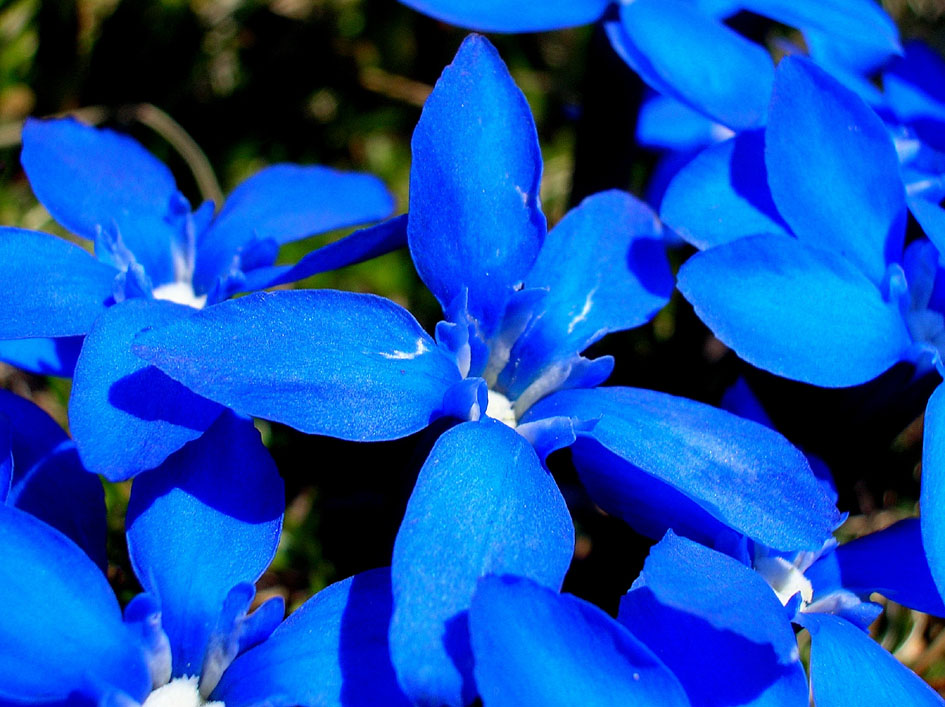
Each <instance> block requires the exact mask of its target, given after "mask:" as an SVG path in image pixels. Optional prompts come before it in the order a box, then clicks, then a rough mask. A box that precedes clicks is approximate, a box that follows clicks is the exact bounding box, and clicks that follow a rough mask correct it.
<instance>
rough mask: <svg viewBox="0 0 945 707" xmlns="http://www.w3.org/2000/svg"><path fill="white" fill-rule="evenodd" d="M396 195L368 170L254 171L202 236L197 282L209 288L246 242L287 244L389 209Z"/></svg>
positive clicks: (197, 285) (286, 167)
mask: <svg viewBox="0 0 945 707" xmlns="http://www.w3.org/2000/svg"><path fill="white" fill-rule="evenodd" d="M393 209H394V199H393V197H392V196H391V194H390V192H388V191H387V189H386V188H385V187H384V184H383V183H382V182H381V181H380V180H379V179H378V178H377V177H372V176H371V175H368V174H357V173H345V172H339V171H337V170H334V169H329V168H327V167H317V166H310V167H301V166H298V165H291V164H280V165H275V166H273V167H268V168H267V169H264V170H262V171H261V172H258V173H257V174H254V175H253V176H252V177H250V178H249V179H247V180H246V181H245V182H243V183H241V184H240V185H239V186H238V187H236V189H234V190H233V193H232V194H230V196H229V198H228V199H227V200H226V203H225V204H224V205H223V208H222V209H221V210H220V213H219V214H218V215H217V217H216V218H215V219H214V220H213V223H212V224H211V225H210V227H209V228H208V229H207V230H206V231H204V233H203V234H201V236H200V238H199V240H198V241H197V263H196V270H195V272H194V286H195V288H196V289H197V290H199V291H202V292H208V291H210V290H211V289H212V288H213V285H214V283H215V282H216V280H217V278H218V277H220V276H221V275H225V274H226V273H227V272H228V270H229V268H230V264H231V262H232V260H233V256H234V255H236V254H237V252H238V251H239V249H240V248H241V247H242V246H245V245H247V244H248V243H250V242H251V241H253V240H260V241H264V240H272V241H274V242H275V243H278V244H282V243H288V242H290V241H294V240H298V239H300V238H304V237H306V236H311V235H314V234H316V233H324V232H325V231H331V230H333V229H336V228H344V227H345V226H354V225H356V224H359V223H367V222H368V221H378V220H380V219H382V218H385V217H387V216H388V215H390V213H391V211H393Z"/></svg>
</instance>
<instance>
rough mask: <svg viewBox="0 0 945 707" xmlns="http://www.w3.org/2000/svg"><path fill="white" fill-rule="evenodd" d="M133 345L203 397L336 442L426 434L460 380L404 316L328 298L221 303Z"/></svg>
mask: <svg viewBox="0 0 945 707" xmlns="http://www.w3.org/2000/svg"><path fill="white" fill-rule="evenodd" d="M137 341H138V342H139V343H138V345H136V346H135V351H136V352H137V353H138V354H139V355H141V356H143V357H144V358H146V359H147V360H149V361H152V362H153V363H154V364H155V365H156V366H158V367H159V368H161V369H162V370H163V371H164V372H165V373H167V374H168V375H169V376H170V377H171V378H174V379H175V380H179V381H181V382H182V383H183V384H184V385H186V386H188V387H189V388H190V389H191V390H193V391H195V392H196V393H198V394H200V395H204V396H206V397H208V398H211V399H213V400H216V401H218V402H220V403H223V404H224V405H227V406H228V407H231V408H233V409H234V410H237V411H238V412H241V413H244V414H247V415H254V416H256V417H264V418H267V419H269V420H275V421H277V422H282V423H285V424H287V425H291V426H292V427H295V428H296V429H299V430H302V431H303V432H308V433H310V434H324V435H330V436H333V437H341V438H343V439H354V440H381V439H393V438H396V437H402V436H405V435H408V434H411V433H413V432H416V431H417V430H420V429H423V428H424V427H425V426H426V425H427V424H428V422H429V421H430V419H431V418H432V417H434V416H435V415H436V413H437V411H438V410H439V409H440V405H441V403H442V402H443V396H444V393H445V392H446V391H447V389H448V388H449V387H450V386H451V385H452V384H453V383H456V382H458V381H459V380H460V374H459V369H458V368H457V366H456V362H455V361H454V360H451V359H450V357H448V356H447V355H446V354H444V353H443V352H442V351H441V350H440V349H438V348H436V345H435V343H434V342H433V340H432V339H431V338H430V337H429V336H428V335H427V334H426V333H425V332H424V331H423V329H421V328H420V325H419V324H417V322H416V320H415V319H414V318H413V317H412V316H411V315H410V313H409V312H407V311H406V310H405V309H403V308H402V307H400V306H399V305H396V304H394V303H393V302H391V301H390V300H386V299H383V298H381V297H376V296H373V295H362V294H354V293H350V292H336V291H334V290H309V291H305V290H296V291H291V292H277V293H273V294H266V293H259V294H255V295H250V296H248V297H242V298H240V299H237V300H232V301H229V302H222V303H221V304H218V305H214V306H212V307H208V308H207V309H205V310H203V311H201V312H198V313H197V314H195V315H193V316H191V317H189V318H187V319H185V320H182V321H180V322H179V323H177V324H175V325H172V326H170V327H168V328H166V329H164V330H160V331H154V332H149V333H147V334H144V335H141V336H139V337H138V339H137Z"/></svg>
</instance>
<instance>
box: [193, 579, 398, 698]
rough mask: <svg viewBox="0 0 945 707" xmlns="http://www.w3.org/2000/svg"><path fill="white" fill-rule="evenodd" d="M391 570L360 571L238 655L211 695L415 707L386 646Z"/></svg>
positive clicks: (316, 596) (323, 591) (334, 585)
mask: <svg viewBox="0 0 945 707" xmlns="http://www.w3.org/2000/svg"><path fill="white" fill-rule="evenodd" d="M390 612H391V593H390V572H389V570H387V569H386V568H384V569H377V570H371V571H369V572H362V573H361V574H358V575H355V576H354V577H349V578H348V579H346V580H344V581H342V582H337V583H335V584H332V585H331V586H330V587H328V588H326V589H323V590H322V591H320V592H319V593H318V594H316V595H315V596H314V597H312V598H311V599H309V600H308V601H307V602H305V603H304V604H303V605H302V606H300V607H299V608H298V609H297V610H296V611H295V612H294V613H293V614H292V615H291V616H290V617H289V618H288V619H286V620H285V621H284V622H283V623H282V624H281V625H280V626H279V628H277V629H276V631H275V632H274V633H273V634H272V635H271V636H270V637H269V639H268V640H267V641H265V642H264V643H262V644H260V645H259V646H257V647H256V648H254V649H252V650H250V651H249V652H247V653H245V654H243V655H242V656H240V657H239V658H237V659H236V660H235V661H234V662H233V664H232V665H231V666H230V667H229V669H228V670H227V671H226V672H225V673H224V674H223V679H222V680H221V681H220V684H219V686H218V687H217V689H216V690H215V691H214V693H213V694H212V695H211V699H213V700H221V701H223V702H225V703H226V704H227V705H228V706H231V707H243V706H244V705H245V706H246V707H250V706H251V705H258V704H264V703H266V702H267V700H268V699H271V698H273V697H274V696H279V697H280V698H283V699H284V700H285V702H286V704H300V705H326V706H327V705H345V706H346V707H355V706H357V705H364V706H365V707H367V706H368V705H379V704H383V705H391V706H392V707H393V706H395V705H409V704H410V702H409V701H408V700H407V698H406V697H405V696H404V694H403V693H402V692H401V691H400V688H399V687H398V685H397V680H396V677H395V676H394V669H393V666H391V663H390V655H389V653H388V648H387V628H388V624H389V623H390Z"/></svg>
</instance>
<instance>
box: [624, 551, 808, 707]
mask: <svg viewBox="0 0 945 707" xmlns="http://www.w3.org/2000/svg"><path fill="white" fill-rule="evenodd" d="M618 620H619V621H620V622H621V623H623V624H624V625H625V626H627V628H629V629H630V630H631V631H632V632H633V634H634V635H635V636H637V637H638V638H639V639H640V640H642V641H643V642H644V643H645V644H646V645H647V646H648V647H649V648H650V649H651V650H652V651H653V652H654V653H655V654H656V655H657V656H659V658H660V659H661V660H662V661H663V662H665V663H666V665H667V666H668V667H669V668H670V669H671V670H672V671H673V673H674V674H675V675H676V677H678V678H679V680H680V682H681V683H682V684H683V687H685V689H686V692H687V693H688V694H689V698H690V699H691V700H692V703H693V704H697V705H706V706H707V707H708V706H713V707H714V706H721V705H756V706H758V707H761V706H762V705H765V706H768V707H775V706H776V705H794V704H796V705H802V704H805V703H806V701H807V680H806V678H805V675H804V668H803V666H802V665H801V662H800V658H799V655H798V652H797V643H796V641H795V638H794V631H793V630H792V629H791V624H790V622H789V621H788V618H787V615H786V614H785V610H784V608H783V607H782V606H781V603H780V602H779V601H778V598H777V595H775V593H774V592H773V591H772V589H771V587H769V586H768V584H767V583H766V582H765V581H764V580H763V579H762V578H761V576H760V575H759V574H757V573H756V572H754V571H752V570H751V569H750V568H748V567H746V566H744V565H742V564H741V563H740V562H738V561H736V560H734V559H732V558H731V557H728V556H726V555H723V554H722V553H719V552H715V551H714V550H710V549H708V548H705V547H703V546H701V545H698V544H697V543H694V542H691V541H689V540H686V539H685V538H680V537H677V536H676V535H674V534H673V533H672V532H669V533H667V535H666V537H664V538H663V539H662V540H661V541H660V542H659V543H658V544H657V545H655V546H654V547H653V548H652V549H651V550H650V556H649V557H648V558H647V560H646V564H645V565H644V568H643V572H642V573H641V574H640V577H639V578H638V579H637V581H636V582H635V583H634V586H633V588H632V589H631V590H630V592H629V593H627V595H626V596H624V598H623V599H622V600H621V602H620V614H619V616H618Z"/></svg>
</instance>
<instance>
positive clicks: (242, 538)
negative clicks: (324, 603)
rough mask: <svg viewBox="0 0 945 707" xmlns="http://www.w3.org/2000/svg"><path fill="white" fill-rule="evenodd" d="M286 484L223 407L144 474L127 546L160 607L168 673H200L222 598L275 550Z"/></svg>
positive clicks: (255, 573) (254, 435) (247, 429)
mask: <svg viewBox="0 0 945 707" xmlns="http://www.w3.org/2000/svg"><path fill="white" fill-rule="evenodd" d="M284 508H285V498H284V489H283V485H282V479H281V478H280V477H279V472H278V471H277V470H276V466H275V464H274V463H273V461H272V458H271V457H270V456H269V452H268V451H266V448H265V447H264V446H263V444H262V442H261V441H260V439H259V432H257V431H256V428H255V427H254V426H253V423H252V422H251V421H250V420H246V419H243V418H240V417H237V416H236V415H234V414H232V413H230V412H226V413H224V414H223V415H221V416H220V418H219V419H218V420H217V421H216V422H215V423H214V424H213V426H212V427H211V428H210V429H209V430H207V432H206V433H205V434H204V435H203V437H201V438H200V439H199V440H196V441H194V442H192V443H191V444H189V445H187V446H186V447H184V448H183V449H181V450H180V451H179V452H177V453H176V454H174V455H173V456H171V457H169V458H168V460H167V461H166V462H165V463H164V464H163V465H161V467H159V468H157V469H154V470H153V471H150V472H146V473H144V474H141V475H140V476H139V477H138V478H137V479H136V480H135V482H134V485H133V486H132V489H131V499H130V501H129V503H128V523H127V526H128V531H127V534H128V550H129V554H130V556H131V562H132V565H133V566H134V570H135V574H136V575H137V576H138V579H139V580H140V581H141V585H142V586H143V587H144V589H145V591H147V592H149V593H151V594H153V595H154V596H155V597H157V598H158V600H159V602H160V604H161V612H162V617H161V623H162V626H163V628H164V631H165V632H166V633H167V636H168V638H169V639H170V642H171V650H172V652H173V656H174V662H173V673H174V676H175V677H176V676H182V675H199V674H200V672H201V668H202V665H203V657H204V650H205V649H206V645H207V639H208V636H209V635H210V632H211V631H212V630H213V629H214V628H215V627H216V623H217V618H218V617H219V616H220V613H221V610H222V608H223V601H224V599H225V598H226V596H227V594H228V592H229V591H230V589H231V588H233V587H234V586H236V585H237V584H239V583H241V582H250V583H252V582H255V581H256V580H257V579H258V578H259V576H260V575H261V574H262V573H263V571H264V570H265V569H266V567H268V566H269V562H270V561H271V560H272V557H273V555H274V554H275V552H276V545H277V544H278V542H279V533H280V531H281V529H282V512H283V510H284Z"/></svg>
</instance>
